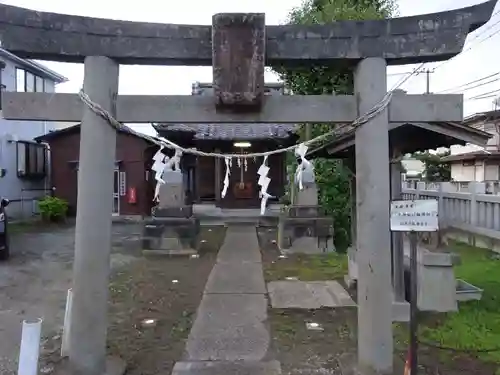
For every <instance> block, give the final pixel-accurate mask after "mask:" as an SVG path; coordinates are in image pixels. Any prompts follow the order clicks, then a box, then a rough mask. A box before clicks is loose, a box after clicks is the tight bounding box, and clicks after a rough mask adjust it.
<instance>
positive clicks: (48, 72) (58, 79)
mask: <svg viewBox="0 0 500 375" xmlns="http://www.w3.org/2000/svg"><path fill="white" fill-rule="evenodd" d="M0 54H1V55H3V56H5V57H6V58H7V59H9V60H11V61H13V62H15V63H18V64H19V65H22V66H24V67H27V68H30V69H33V70H34V71H35V72H36V73H39V74H42V75H44V77H45V78H48V79H50V80H52V81H54V82H55V83H56V84H59V83H64V82H67V81H68V78H66V77H65V76H63V75H61V74H59V73H57V72H55V71H53V70H52V69H49V68H47V67H46V66H44V65H42V64H40V63H38V62H36V61H33V60H28V59H22V58H20V57H18V56H16V55H14V54H13V53H11V52H9V51H7V50H6V49H3V48H0Z"/></svg>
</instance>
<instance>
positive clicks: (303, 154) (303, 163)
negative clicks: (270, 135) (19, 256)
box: [295, 143, 312, 190]
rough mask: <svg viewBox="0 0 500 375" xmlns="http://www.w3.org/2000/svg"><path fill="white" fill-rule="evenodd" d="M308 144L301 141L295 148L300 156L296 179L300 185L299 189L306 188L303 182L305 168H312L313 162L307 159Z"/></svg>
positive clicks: (296, 154)
mask: <svg viewBox="0 0 500 375" xmlns="http://www.w3.org/2000/svg"><path fill="white" fill-rule="evenodd" d="M306 153H307V146H306V145H305V144H304V143H301V144H300V145H299V146H298V147H297V148H296V149H295V156H297V157H299V158H300V164H299V165H298V166H297V169H296V170H295V181H296V183H297V184H298V185H299V189H300V190H302V189H304V184H303V182H302V174H303V172H304V170H305V169H308V168H312V164H311V162H310V161H309V160H307V159H306Z"/></svg>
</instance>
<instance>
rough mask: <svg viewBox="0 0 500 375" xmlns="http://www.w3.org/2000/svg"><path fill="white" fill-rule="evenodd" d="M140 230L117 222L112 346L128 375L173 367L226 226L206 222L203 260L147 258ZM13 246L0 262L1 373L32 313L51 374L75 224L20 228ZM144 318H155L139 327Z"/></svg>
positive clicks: (10, 363) (10, 365) (10, 364)
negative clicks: (38, 322) (40, 321)
mask: <svg viewBox="0 0 500 375" xmlns="http://www.w3.org/2000/svg"><path fill="white" fill-rule="evenodd" d="M140 233H141V225H140V224H130V223H128V224H114V225H113V248H112V255H111V268H112V274H111V280H110V292H111V294H110V327H109V331H108V341H109V342H108V347H109V352H110V354H115V355H119V356H121V357H122V358H124V359H125V360H126V361H127V363H128V374H137V375H139V374H141V375H153V374H159V373H169V372H167V371H169V369H170V368H171V366H172V365H173V363H174V362H175V361H176V360H178V359H180V357H181V355H182V351H183V348H184V340H185V338H186V337H187V334H188V333H189V329H190V327H191V320H192V316H193V314H194V313H195V311H196V308H197V306H198V303H199V301H200V299H201V295H202V293H203V289H204V286H205V282H206V279H207V277H208V274H209V273H210V270H211V269H212V266H213V263H214V261H215V254H216V250H218V247H220V244H221V241H222V240H223V237H224V232H223V231H222V230H217V229H214V230H211V231H210V232H208V229H207V228H205V229H204V231H203V232H202V233H201V236H200V240H202V239H205V241H204V242H203V245H202V246H203V249H201V250H203V251H202V256H201V257H200V258H197V259H192V258H151V259H148V258H144V257H143V256H142V254H141V253H140V248H139V242H138V240H139V238H140ZM11 249H12V250H11V252H12V257H11V259H10V260H9V261H7V262H3V263H0V337H2V340H0V374H2V375H14V374H16V372H17V358H18V355H19V343H20V340H21V324H22V321H23V320H24V319H31V318H42V319H43V326H42V346H41V358H40V372H41V373H44V374H50V373H51V372H52V369H53V364H54V362H57V361H58V360H59V351H60V338H61V331H62V325H63V319H64V309H65V303H66V294H67V290H68V288H70V287H71V275H72V261H73V249H74V228H73V227H72V226H65V227H60V226H59V227H50V228H31V227H29V226H27V227H21V228H16V230H15V231H12V236H11ZM172 280H178V283H172ZM144 319H154V320H155V324H154V325H152V326H151V327H148V328H144V327H141V322H142V321H143V320H144Z"/></svg>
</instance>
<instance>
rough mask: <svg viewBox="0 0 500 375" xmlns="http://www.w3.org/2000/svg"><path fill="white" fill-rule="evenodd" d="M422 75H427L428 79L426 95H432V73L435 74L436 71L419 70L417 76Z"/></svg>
mask: <svg viewBox="0 0 500 375" xmlns="http://www.w3.org/2000/svg"><path fill="white" fill-rule="evenodd" d="M422 73H425V78H426V90H425V93H426V94H430V93H431V73H434V70H430V69H422V70H419V71H418V72H417V75H419V74H422Z"/></svg>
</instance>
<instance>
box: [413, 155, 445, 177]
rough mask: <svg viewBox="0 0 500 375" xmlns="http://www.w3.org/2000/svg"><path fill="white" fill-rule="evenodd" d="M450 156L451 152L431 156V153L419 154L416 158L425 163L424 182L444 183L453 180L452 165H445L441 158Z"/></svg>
mask: <svg viewBox="0 0 500 375" xmlns="http://www.w3.org/2000/svg"><path fill="white" fill-rule="evenodd" d="M448 155H450V151H444V152H440V153H437V154H431V153H430V152H429V151H425V152H417V153H415V155H414V157H415V159H417V160H420V161H421V162H422V163H424V172H423V173H422V175H423V177H424V180H425V181H429V182H442V181H450V180H451V165H450V164H449V163H443V162H442V161H441V158H443V157H445V156H448Z"/></svg>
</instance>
